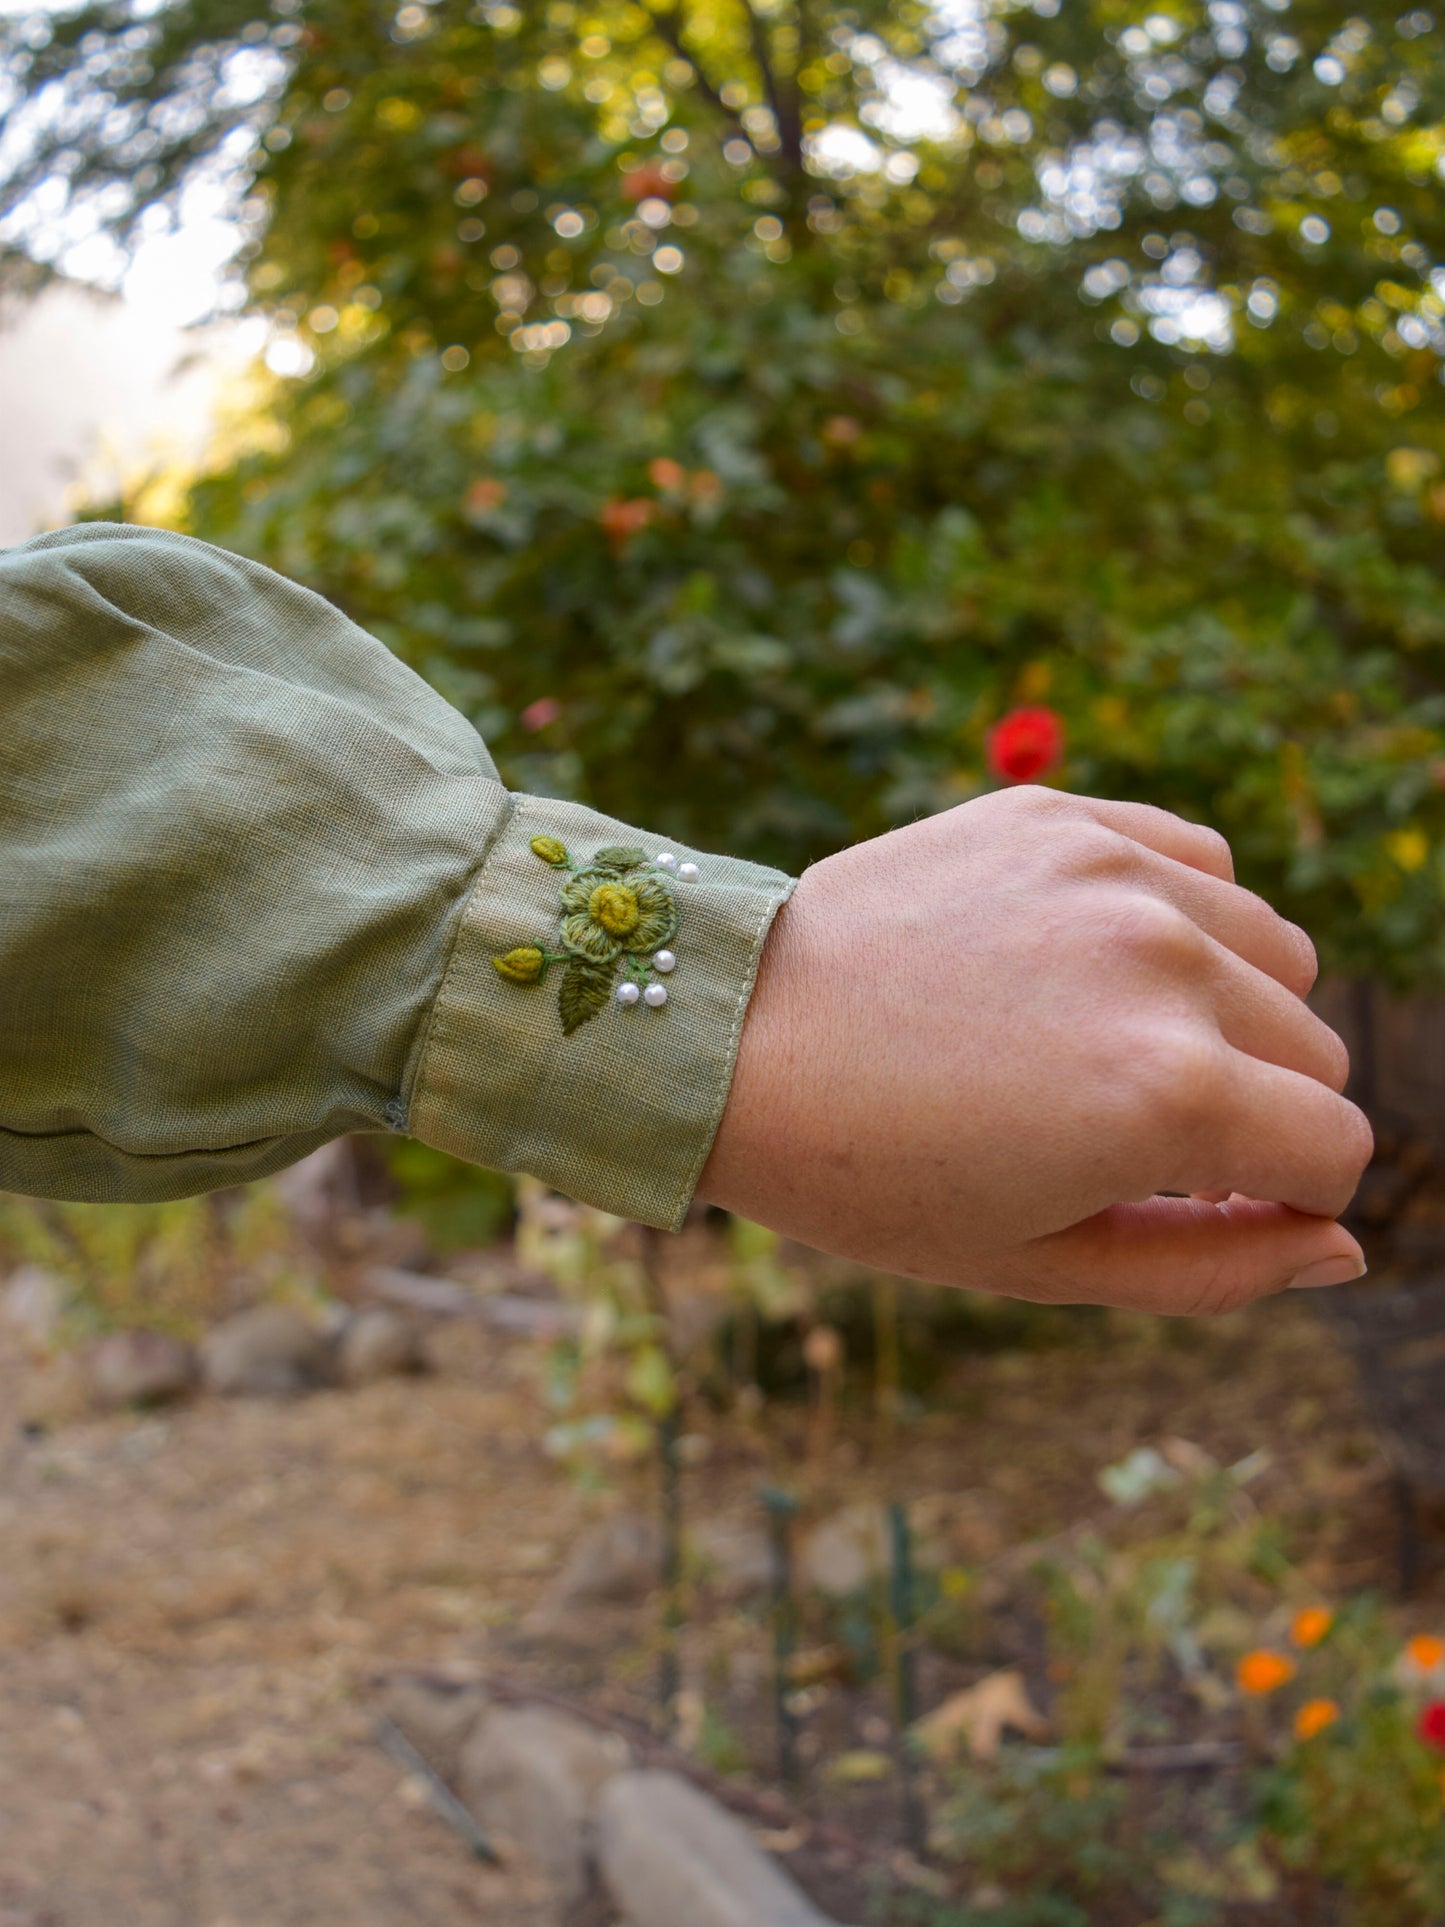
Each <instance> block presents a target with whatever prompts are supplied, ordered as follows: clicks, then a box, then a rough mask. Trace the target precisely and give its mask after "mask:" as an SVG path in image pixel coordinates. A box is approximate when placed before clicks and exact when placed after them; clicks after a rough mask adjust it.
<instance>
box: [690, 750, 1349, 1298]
mask: <svg viewBox="0 0 1445 1927" xmlns="http://www.w3.org/2000/svg"><path fill="white" fill-rule="evenodd" d="M1233 875H1234V870H1233V864H1232V862H1231V859H1230V854H1229V846H1228V844H1227V843H1226V842H1225V841H1224V839H1223V837H1221V836H1219V835H1217V834H1216V833H1215V832H1214V831H1213V830H1209V829H1204V828H1201V827H1200V826H1198V825H1197V824H1193V823H1186V822H1184V821H1183V820H1182V819H1181V818H1179V817H1176V816H1171V815H1170V814H1169V813H1168V812H1167V811H1165V810H1158V809H1152V808H1150V807H1148V806H1147V805H1145V804H1137V803H1107V802H1096V801H1093V800H1092V799H1089V798H1087V797H1073V796H1067V795H1063V794H1060V793H1058V792H1056V791H1052V790H1047V789H1040V788H1033V787H1029V788H1019V789H1015V790H1007V791H1001V792H998V793H997V794H994V795H990V796H985V797H980V798H979V799H978V800H977V801H976V802H973V803H966V804H964V805H963V806H962V807H961V808H958V809H955V810H949V811H947V812H946V813H945V814H943V815H941V816H934V817H930V818H928V819H927V820H926V821H923V822H920V823H914V824H912V825H910V826H909V827H908V828H907V829H902V830H895V831H893V832H892V833H891V834H890V835H888V836H882V837H879V838H877V839H876V840H875V841H874V842H871V843H863V844H859V845H858V846H856V847H855V848H853V849H850V850H844V851H842V852H841V853H840V854H839V855H837V856H832V857H829V858H827V860H826V861H824V862H822V863H818V864H816V865H814V866H813V868H811V869H809V870H808V871H806V872H805V873H804V875H803V877H802V878H801V880H800V881H799V883H798V886H797V889H796V891H795V892H794V894H793V897H792V899H791V900H790V902H789V903H787V904H786V905H785V906H784V907H783V909H782V910H781V911H780V912H779V914H778V917H777V919H776V921H775V923H774V926H773V929H772V932H771V933H770V935H769V938H768V941H767V944H766V946H765V948H764V952H763V959H762V966H761V969H760V971H759V975H758V982H757V987H756V989H755V991H754V993H753V998H752V1002H751V1004H750V1005H749V1008H748V1015H747V1019H746V1022H745V1024H744V1027H743V1034H742V1041H741V1046H740V1050H739V1055H738V1063H737V1071H736V1075H735V1077H734V1080H733V1087H732V1092H731V1095H730V1097H729V1100H728V1105H727V1109H726V1112H725V1113H724V1116H723V1120H722V1125H721V1127H720V1129H719V1131H718V1135H717V1140H716V1142H715V1144H714V1146H713V1150H712V1155H711V1156H710V1158H709V1159H708V1162H707V1165H706V1167H705V1169H704V1171H703V1174H702V1180H701V1183H700V1185H699V1194H700V1195H701V1196H702V1197H704V1198H706V1199H708V1200H709V1201H711V1202H713V1203H716V1204H721V1205H725V1206H727V1207H728V1208H729V1209H730V1210H734V1211H738V1212H740V1213H742V1214H744V1215H745V1216H747V1217H750V1218H754V1219H756V1220H758V1221H759V1222H761V1223H763V1224H767V1225H772V1226H774V1227H775V1228H776V1229H777V1230H779V1231H782V1232H784V1233H786V1234H787V1235H788V1236H789V1237H792V1238H797V1239H799V1240H801V1241H802V1242H803V1243H805V1244H810V1245H814V1246H817V1247H819V1248H821V1249H822V1250H824V1251H830V1252H833V1253H835V1254H837V1255H839V1256H843V1257H848V1258H853V1259H857V1260H859V1261H861V1262H863V1263H866V1264H870V1265H878V1266H880V1267H882V1268H884V1269H886V1270H889V1271H895V1272H901V1273H903V1274H904V1275H906V1276H910V1277H915V1278H926V1279H931V1280H933V1281H935V1282H937V1283H940V1284H950V1285H966V1286H971V1287H975V1288H978V1289H982V1290H989V1291H996V1292H1001V1293H1004V1294H1006V1295H1008V1296H1011V1297H1018V1298H1034V1299H1040V1300H1046V1301H1051V1302H1055V1303H1067V1302H1076V1301H1089V1302H1093V1303H1097V1304H1106V1305H1122V1306H1132V1307H1134V1308H1137V1309H1141V1310H1148V1311H1157V1312H1179V1313H1197V1312H1214V1311H1224V1310H1227V1309H1229V1308H1231V1307H1233V1306H1236V1305H1241V1304H1244V1303H1246V1302H1248V1301H1249V1300H1250V1299H1253V1298H1258V1297H1261V1296H1263V1295H1265V1294H1266V1293H1269V1292H1274V1291H1279V1290H1281V1289H1283V1288H1284V1287H1285V1286H1287V1285H1290V1284H1295V1285H1306V1284H1319V1285H1325V1284H1340V1283H1343V1282H1344V1281H1345V1280H1346V1279H1348V1278H1351V1277H1358V1276H1359V1275H1360V1273H1361V1272H1363V1270H1364V1261H1363V1258H1362V1257H1361V1254H1360V1248H1359V1246H1358V1245H1357V1244H1356V1242H1355V1240H1354V1239H1353V1238H1352V1237H1350V1235H1349V1234H1348V1233H1347V1232H1346V1231H1344V1230H1343V1229H1342V1228H1341V1227H1340V1226H1339V1225H1338V1224H1335V1223H1334V1222H1332V1220H1333V1219H1334V1217H1335V1215H1336V1214H1337V1213H1338V1212H1340V1211H1342V1210H1343V1209H1344V1207H1345V1205H1346V1204H1347V1203H1348V1202H1349V1199H1350V1197H1351V1194H1352V1193H1353V1191H1354V1188H1355V1185H1356V1184H1357V1183H1358V1181H1359V1177H1360V1173H1361V1171H1362V1170H1363V1169H1364V1167H1365V1165H1366V1163H1367V1162H1368V1160H1369V1157H1370V1152H1371V1137H1370V1127H1369V1125H1368V1123H1367V1122H1366V1121H1365V1118H1364V1116H1363V1114H1362V1113H1361V1112H1360V1111H1359V1110H1358V1109H1357V1108H1356V1107H1355V1106H1354V1105H1353V1104H1351V1103H1348V1102H1347V1101H1346V1100H1345V1099H1344V1098H1343V1097H1341V1096H1340V1095H1339V1093H1340V1091H1341V1090H1342V1089H1343V1088H1344V1083H1345V1077H1346V1073H1347V1070H1348V1059H1347V1057H1346V1053H1345V1048H1344V1045H1343V1044H1342V1043H1341V1042H1340V1040H1339V1039H1338V1037H1336V1036H1335V1034H1334V1032H1333V1031H1332V1030H1330V1029H1329V1028H1328V1027H1327V1026H1326V1025H1325V1024H1323V1023H1322V1022H1321V1021H1320V1020H1319V1018H1318V1017H1316V1016H1315V1015H1314V1014H1313V1012H1312V1011H1310V1010H1309V1008H1308V1007H1307V1005H1306V1004H1305V1003H1304V1001H1303V999H1304V996H1305V993H1306V992H1307V991H1308V990H1309V988H1310V986H1311V984H1312V983H1313V982H1314V978H1315V972H1316V963H1315V954H1314V949H1313V946H1312V945H1311V943H1310V941H1309V939H1308V937H1306V936H1305V934H1304V932H1303V931H1302V930H1299V929H1297V928H1296V927H1295V925H1293V924H1290V923H1286V922H1285V921H1284V920H1283V919H1282V918H1281V917H1279V916H1277V915H1276V914H1275V912H1274V911H1273V910H1271V909H1270V908H1269V906H1268V905H1267V904H1266V903H1264V902H1263V901H1262V900H1261V899H1260V898H1259V897H1257V896H1254V895H1252V894H1251V893H1250V892H1248V891H1246V890H1242V889H1240V888H1239V887H1238V886H1237V885H1236V884H1235V883H1234V881H1233ZM1169 1194H1172V1195H1169Z"/></svg>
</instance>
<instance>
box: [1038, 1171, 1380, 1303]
mask: <svg viewBox="0 0 1445 1927" xmlns="http://www.w3.org/2000/svg"><path fill="white" fill-rule="evenodd" d="M1014 1264H1015V1265H1016V1266H1017V1268H1018V1269H1017V1271H1016V1272H1015V1274H1014V1275H1013V1276H1011V1277H1010V1278H1008V1279H1007V1280H1006V1281H1005V1282H1004V1285H1003V1288H1004V1289H1005V1290H1008V1291H1011V1292H1015V1293H1016V1294H1017V1295H1018V1296H1020V1297H1029V1298H1036V1299H1041V1300H1044V1301H1045V1302H1048V1303H1051V1304H1075V1303H1078V1304H1109V1305H1119V1306H1126V1307H1128V1308H1130V1309H1132V1310H1136V1311H1151V1312H1159V1313H1163V1314H1165V1315H1166V1316H1171V1317H1197V1316H1203V1315H1209V1314H1212V1313H1215V1312H1222V1311H1231V1310H1234V1309H1235V1308H1236V1307H1238V1306H1240V1305H1247V1304H1249V1303H1251V1302H1252V1301H1253V1300H1254V1299H1256V1298H1267V1297H1269V1296H1270V1295H1271V1294H1272V1293H1274V1292H1279V1291H1284V1290H1286V1289H1288V1288H1289V1287H1290V1286H1298V1287H1306V1286H1315V1285H1332V1284H1345V1283H1347V1282H1348V1281H1349V1280H1350V1279H1351V1278H1358V1277H1361V1276H1363V1274H1364V1271H1365V1260H1364V1255H1363V1253H1362V1252H1361V1250H1360V1247H1359V1245H1358V1244H1357V1243H1356V1242H1355V1240H1354V1239H1353V1238H1352V1237H1351V1236H1350V1234H1349V1233H1348V1232H1347V1231H1346V1230H1345V1229H1344V1228H1343V1227H1342V1226H1340V1225H1338V1224H1334V1223H1332V1222H1331V1221H1330V1220H1329V1219H1327V1218H1316V1217H1308V1216H1305V1215H1303V1214H1302V1213H1300V1212H1297V1211H1291V1210H1289V1209H1288V1208H1287V1207H1286V1206H1284V1205H1279V1204H1261V1203H1259V1202H1258V1201H1257V1200H1255V1199H1253V1198H1231V1199H1229V1200H1228V1201H1227V1202H1226V1203H1224V1204H1218V1205H1215V1204H1204V1203H1202V1202H1200V1201H1199V1200H1197V1199H1192V1198H1149V1199H1146V1200H1145V1201H1144V1202H1143V1203H1141V1204H1117V1205H1111V1206H1110V1208H1109V1209H1108V1210H1107V1211H1101V1212H1099V1214H1098V1215H1097V1216H1096V1217H1092V1218H1086V1219H1085V1220H1084V1221H1083V1222H1082V1223H1081V1224H1076V1225H1072V1226H1070V1228H1069V1229H1068V1230H1067V1231H1056V1232H1054V1233H1052V1234H1051V1235H1050V1236H1048V1237H1046V1238H1039V1239H1036V1240H1035V1241H1034V1242H1033V1243H1032V1244H1031V1245H1028V1246H1025V1247H1024V1249H1023V1251H1022V1252H1020V1253H1019V1254H1017V1257H1016V1258H1015V1260H1014Z"/></svg>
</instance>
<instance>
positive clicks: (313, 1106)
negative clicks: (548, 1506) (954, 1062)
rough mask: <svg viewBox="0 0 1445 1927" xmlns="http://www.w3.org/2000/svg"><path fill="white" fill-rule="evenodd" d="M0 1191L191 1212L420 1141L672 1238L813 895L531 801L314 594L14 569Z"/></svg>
mask: <svg viewBox="0 0 1445 1927" xmlns="http://www.w3.org/2000/svg"><path fill="white" fill-rule="evenodd" d="M0 691H3V696H0V1189H5V1190H11V1191H18V1192H26V1193H30V1194H32V1195H35V1196H41V1197H54V1198H77V1199H156V1198H171V1197H180V1196H183V1195H186V1194H189V1193H192V1192H197V1191H204V1190H208V1189H212V1188H214V1187H216V1186H219V1185H227V1184H236V1183H239V1182H242V1181H244V1180H247V1179H250V1178H256V1177H260V1176H262V1175H264V1174H265V1173H266V1172H269V1171H274V1170H277V1169H279V1168H280V1167H281V1166H282V1165H284V1164H287V1163H289V1162H291V1161H292V1160H293V1159H295V1158H299V1157H301V1156H303V1155H304V1154H305V1153H306V1152H308V1151H311V1150H313V1149H315V1148H316V1147H317V1146H318V1145H320V1144H322V1143H324V1142H326V1141H327V1140H328V1139H329V1138H332V1137H336V1136H338V1135H340V1134H341V1133H343V1132H347V1131H386V1130H391V1131H398V1132H406V1133H409V1134H410V1135H412V1136H415V1137H418V1138H421V1139H422V1140H424V1141H425V1142H426V1143H428V1144H432V1145H436V1146H438V1147H440V1148H442V1149H444V1150H447V1151H450V1152H454V1153H455V1154H456V1155H457V1156H459V1157H462V1158H466V1159H469V1160H471V1161H472V1162H474V1163H477V1164H484V1165H488V1166H490V1167H492V1168H494V1169H498V1170H506V1171H528V1172H531V1173H533V1174H534V1175H536V1176H538V1177H540V1178H542V1179H543V1180H545V1181H546V1182H547V1183H548V1184H551V1185H553V1186H555V1187H556V1188H557V1189H558V1190H561V1191H564V1192H566V1193H567V1194H568V1195H570V1196H572V1197H575V1198H579V1199H582V1200H583V1201H585V1202H587V1203H591V1204H596V1205H600V1206H601V1207H603V1208H604V1209H606V1210H609V1211H615V1212H617V1213H619V1214H620V1215H622V1216H625V1217H632V1218H638V1219H641V1220H642V1221H643V1222H645V1223H649V1224H656V1225H675V1224H677V1223H679V1222H680V1221H681V1218H682V1215H683V1213H684V1212H685V1210H686V1208H687V1204H688V1201H689V1199H690V1197H691V1195H692V1191H693V1188H694V1186H695V1184H696V1182H697V1178H698V1174H699V1173H700V1171H701V1169H702V1166H703V1163H704V1161H705V1159H706V1157H707V1154H708V1150H709V1149H710V1147H711V1144H712V1139H713V1136H714V1134H715V1132H716V1129H717V1125H718V1121H719V1119H720V1117H721V1115H722V1110H723V1105H724V1103H725V1102H726V1099H727V1093H728V1087H729V1084H730V1081H731V1078H732V1070H733V1064H734V1060H735V1056H736V1051H737V1044H738V1038H739V1034H740V1032H741V1028H742V1021H743V1016H744V1013H745V1011H746V1008H747V1002H748V997H749V994H750V992H751V988H752V984H753V979H754V975H755V973H756V969H757V963H758V957H759V954H760V952H761V949H762V945H763V941H764V938H765V936H766V934H767V930H768V927H769V924H770V922H771V920H772V917H773V914H774V912H775V911H776V910H777V908H778V905H779V904H780V903H781V902H782V901H783V899H784V898H785V897H786V895H787V894H788V891H789V889H790V888H791V884H790V881H789V879H788V878H787V877H785V876H783V875H781V874H779V873H778V872H776V871H772V870H767V869H762V868H759V867H758V866H756V865H754V864H750V863H744V862H741V861H738V860H736V859H734V858H730V857H723V856H715V855H709V854H706V853H704V852H701V851H695V850H688V849H684V848H682V847H681V846H678V845H670V846H669V845H667V844H665V843H664V842H663V841H661V840H660V839H659V838H657V837H656V836H653V835H649V834H648V833H646V832H645V831H642V830H638V829H635V828H632V827H629V826H628V825H626V824H622V823H618V822H615V821H613V820H612V819H610V818H608V817H606V816H602V815H599V814H598V813H597V812H596V811H594V810H591V809H587V808H585V807H583V806H581V805H578V804H572V803H563V802H557V801H555V800H552V799H549V798H543V797H534V796H525V795H517V794H513V793H512V792H510V791H508V790H507V789H506V788H505V787H504V786H503V784H502V783H501V782H500V781H499V779H498V776H497V771H496V768H495V765H494V764H493V762H492V759H491V757H490V756H489V755H488V753H487V749H486V746H485V744H484V743H483V742H482V740H481V738H480V737H479V736H478V735H477V734H476V732H475V731H474V730H473V729H472V727H471V725H470V724H469V723H468V722H467V721H466V719H465V718H464V717H463V716H461V715H460V714H458V712H457V711H456V710H454V709H453V708H451V706H450V705H449V704H448V703H446V702H445V701H444V700H443V699H442V697H441V696H439V695H438V694H437V693H436V692H435V691H434V690H432V689H431V688H430V687H429V686H428V685H427V684H426V683H424V682H422V681H421V679H420V678H419V677H417V676H415V675H413V674H412V672H411V671H410V670H408V669H407V668H406V667H405V666H404V665H403V664H402V663H400V662H399V661H398V660H397V659H396V657H395V656H393V655H392V654H391V652H390V651H389V650H388V649H386V648H385V647H384V645H383V644H381V643H380V642H378V641H376V640H375V639H374V638H373V637H371V636H368V635H367V634H365V633H364V631H362V630H360V629H358V628H357V627H356V626H355V625H354V624H353V623H351V622H350V621H348V620H347V618H346V617H345V616H343V615H342V614H341V613H340V612H339V611H338V610H336V609H334V608H332V607H331V605H330V604H328V603H326V602H324V601H323V600H321V598H320V597H318V596H316V595H313V594H312V593H311V592H310V591H309V590H306V589H302V588H299V587H297V586H296V584H294V583H292V582H289V581H287V580H285V579H284V578H283V577H281V576H278V575H275V574H273V573H272V572H271V571H270V570H268V569H265V568H262V567H260V566H259V565H257V564H255V563H252V562H248V561H244V560H242V559H241V558H239V557H236V556H233V555H229V554H226V553H225V552H224V551H222V550H219V549H216V548H212V547H210V546H209V545H208V544H206V543H202V542H197V541H194V540H192V539H190V538H188V537H185V536H180V535H173V534H167V533H162V532H159V531H156V530H152V529H140V528H130V527H126V528H121V527H112V526H109V525H106V524H100V523H90V524H86V525H83V526H81V527H78V528H73V529H67V530H63V531H60V532H58V533H55V534H50V535H43V536H40V537H38V538H37V539H35V540H34V541H31V542H27V543H24V544H22V545H21V546H20V547H18V548H14V549H10V550H7V551H4V552H3V553H0Z"/></svg>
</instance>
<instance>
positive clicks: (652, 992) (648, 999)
mask: <svg viewBox="0 0 1445 1927" xmlns="http://www.w3.org/2000/svg"><path fill="white" fill-rule="evenodd" d="M642 1000H643V1002H644V1003H647V1004H651V1005H652V1008H653V1009H654V1010H661V1009H662V1006H663V1005H664V1004H665V1003H666V1002H667V986H666V985H665V984H649V985H648V986H647V988H646V990H644V991H643V993H642Z"/></svg>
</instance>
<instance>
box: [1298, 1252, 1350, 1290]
mask: <svg viewBox="0 0 1445 1927" xmlns="http://www.w3.org/2000/svg"><path fill="white" fill-rule="evenodd" d="M1368 1269H1369V1267H1368V1266H1367V1265H1366V1263H1365V1261H1364V1259H1363V1258H1322V1259H1321V1260H1320V1262H1319V1263H1318V1264H1317V1265H1306V1266H1305V1268H1304V1270H1303V1271H1301V1272H1299V1273H1298V1274H1297V1275H1296V1276H1295V1277H1293V1278H1291V1279H1290V1281H1289V1285H1288V1287H1287V1289H1288V1290H1290V1291H1319V1290H1322V1289H1323V1288H1324V1286H1326V1285H1347V1284H1348V1283H1349V1282H1350V1280H1351V1279H1352V1278H1363V1277H1364V1275H1365V1273H1366V1271H1367V1270H1368Z"/></svg>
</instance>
